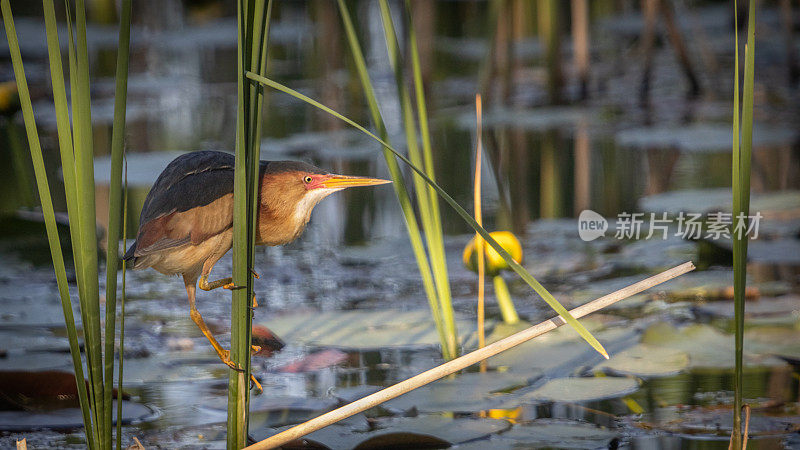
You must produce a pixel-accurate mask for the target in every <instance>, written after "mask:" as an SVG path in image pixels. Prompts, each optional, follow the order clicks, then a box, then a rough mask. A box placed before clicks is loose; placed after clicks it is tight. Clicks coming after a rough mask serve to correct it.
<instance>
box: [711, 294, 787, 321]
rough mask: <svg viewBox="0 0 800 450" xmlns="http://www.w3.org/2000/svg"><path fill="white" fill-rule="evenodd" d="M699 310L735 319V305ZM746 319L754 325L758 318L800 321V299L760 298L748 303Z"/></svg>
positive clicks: (720, 303)
mask: <svg viewBox="0 0 800 450" xmlns="http://www.w3.org/2000/svg"><path fill="white" fill-rule="evenodd" d="M697 309H698V310H699V311H701V312H703V313H705V314H709V315H712V316H717V317H725V318H733V316H734V311H733V303H730V302H712V303H707V304H705V305H700V306H698V307H697ZM744 316H745V319H747V320H748V323H750V324H752V320H753V319H756V318H762V319H764V318H771V317H774V318H780V319H785V318H788V319H789V320H793V321H796V320H799V319H800V297H799V296H797V295H783V296H780V297H760V298H759V299H758V300H754V301H750V302H747V307H746V308H745V310H744Z"/></svg>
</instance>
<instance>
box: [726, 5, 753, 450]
mask: <svg viewBox="0 0 800 450" xmlns="http://www.w3.org/2000/svg"><path fill="white" fill-rule="evenodd" d="M749 3H750V4H749V11H748V17H747V45H746V46H745V55H744V86H743V94H742V105H741V109H740V107H739V37H738V23H736V24H735V26H736V27H737V28H736V31H735V33H736V37H735V45H736V56H735V59H734V77H735V78H734V85H733V86H734V87H733V92H734V99H733V164H732V165H733V168H732V169H733V174H732V175H733V180H732V184H733V186H732V190H733V218H734V223H735V224H737V225H738V224H739V221H738V219H737V218H738V217H745V218H746V217H747V216H749V215H750V160H751V153H752V147H753V90H754V82H755V65H754V51H755V47H754V45H755V12H756V11H755V3H756V2H755V1H753V0H750V2H749ZM734 11H737V9H736V2H734ZM740 114H741V116H740ZM740 117H741V122H740ZM740 127H741V136H740V134H739V130H740ZM740 140H741V142H740ZM747 222H748V221H747V219H745V220H744V224H745V226H744V231H746V230H747V226H746V225H747ZM748 239H749V236H748V235H747V233H746V232H736V228H735V227H734V232H733V300H734V321H735V322H736V336H735V339H736V344H735V359H736V369H735V374H734V379H733V389H734V401H733V403H734V408H733V409H734V414H733V433H732V435H731V446H732V448H737V449H738V448H741V446H742V423H741V422H742V414H741V411H742V390H743V387H744V386H743V382H744V378H743V368H744V365H743V361H742V352H743V348H744V306H745V303H744V302H745V289H746V287H747V243H748V242H747V241H748Z"/></svg>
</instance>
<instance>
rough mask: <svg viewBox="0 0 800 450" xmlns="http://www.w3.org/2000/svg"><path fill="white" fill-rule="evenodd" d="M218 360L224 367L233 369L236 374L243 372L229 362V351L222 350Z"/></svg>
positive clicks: (236, 365) (233, 363)
mask: <svg viewBox="0 0 800 450" xmlns="http://www.w3.org/2000/svg"><path fill="white" fill-rule="evenodd" d="M219 359H220V360H222V363H223V364H225V365H226V366H228V367H230V368H231V369H233V370H235V371H237V372H244V369H242V368H241V367H239V365H238V364H236V363H235V362H233V361H231V351H230V350H222V352H221V353H219Z"/></svg>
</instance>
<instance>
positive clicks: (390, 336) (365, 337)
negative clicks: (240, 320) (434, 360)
mask: <svg viewBox="0 0 800 450" xmlns="http://www.w3.org/2000/svg"><path fill="white" fill-rule="evenodd" d="M259 325H263V326H266V327H267V328H269V329H270V330H272V331H273V332H274V333H275V334H277V335H278V336H281V338H282V339H284V340H285V341H287V342H296V343H301V344H306V345H311V346H318V347H338V348H347V349H357V350H371V349H381V348H387V347H393V348H396V347H429V346H435V345H439V334H438V333H437V331H436V326H435V324H434V322H433V319H432V318H431V316H430V313H429V312H428V311H422V310H418V311H396V310H385V311H334V312H324V313H314V312H310V311H309V312H302V313H290V314H283V315H279V316H272V317H270V318H269V319H268V320H266V321H264V322H261V323H259ZM456 326H457V328H458V330H459V332H458V336H459V338H460V339H461V344H462V345H464V346H467V347H469V346H475V345H477V342H475V341H476V337H475V321H474V320H467V319H458V320H456Z"/></svg>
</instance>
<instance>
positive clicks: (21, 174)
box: [2, 118, 36, 208]
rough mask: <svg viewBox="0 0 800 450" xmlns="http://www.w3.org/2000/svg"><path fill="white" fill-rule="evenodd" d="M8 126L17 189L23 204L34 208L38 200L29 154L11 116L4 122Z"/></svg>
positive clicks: (8, 140)
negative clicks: (28, 159) (34, 194)
mask: <svg viewBox="0 0 800 450" xmlns="http://www.w3.org/2000/svg"><path fill="white" fill-rule="evenodd" d="M2 123H4V124H5V127H6V142H7V145H8V149H9V150H10V152H11V167H12V168H13V170H14V178H16V179H17V189H18V191H19V196H20V199H21V200H22V204H23V206H25V207H26V208H33V207H35V206H36V200H35V199H34V198H33V191H32V190H31V187H32V186H33V180H31V176H30V170H28V166H27V164H26V159H27V156H26V155H25V150H24V149H23V148H22V146H21V145H20V141H21V139H20V136H19V131H18V130H17V125H16V124H15V123H14V121H13V120H11V118H6V119H4V120H3V122H2Z"/></svg>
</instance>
